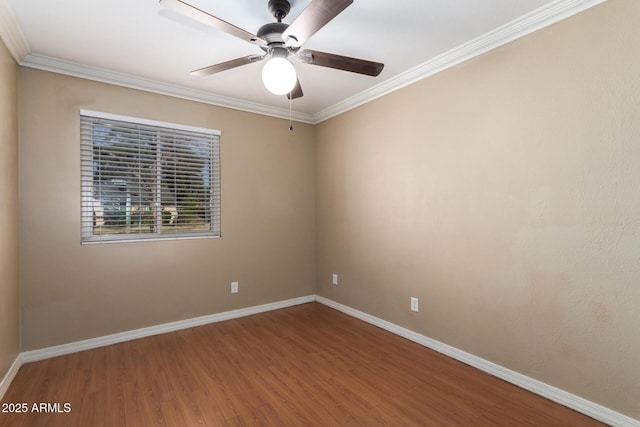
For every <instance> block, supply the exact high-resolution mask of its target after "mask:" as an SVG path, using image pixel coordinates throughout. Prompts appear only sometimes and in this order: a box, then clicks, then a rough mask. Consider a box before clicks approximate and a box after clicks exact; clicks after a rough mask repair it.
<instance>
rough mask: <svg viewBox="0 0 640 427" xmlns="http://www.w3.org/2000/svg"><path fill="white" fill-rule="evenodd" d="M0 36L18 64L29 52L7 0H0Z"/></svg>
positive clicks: (27, 44)
mask: <svg viewBox="0 0 640 427" xmlns="http://www.w3.org/2000/svg"><path fill="white" fill-rule="evenodd" d="M0 38H1V39H2V41H3V42H4V44H5V45H6V46H7V49H9V52H11V56H13V59H15V60H16V62H17V63H18V64H19V63H20V62H22V60H23V59H24V58H25V57H26V56H27V54H29V51H30V48H29V42H27V39H26V37H25V36H24V34H23V33H22V30H21V29H20V25H19V24H18V20H17V19H16V16H15V14H14V13H13V10H12V9H11V6H10V5H9V2H8V1H7V0H0Z"/></svg>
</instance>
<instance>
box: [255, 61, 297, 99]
mask: <svg viewBox="0 0 640 427" xmlns="http://www.w3.org/2000/svg"><path fill="white" fill-rule="evenodd" d="M296 80H297V77H296V69H295V68H293V64H292V63H291V62H289V61H288V60H287V59H286V58H282V57H273V58H271V59H270V60H268V61H267V63H266V64H264V67H263V68H262V82H263V83H264V85H265V87H266V88H267V89H268V90H269V92H271V93H273V94H274V95H285V94H287V93H289V92H291V91H292V90H293V87H294V86H295V85H296Z"/></svg>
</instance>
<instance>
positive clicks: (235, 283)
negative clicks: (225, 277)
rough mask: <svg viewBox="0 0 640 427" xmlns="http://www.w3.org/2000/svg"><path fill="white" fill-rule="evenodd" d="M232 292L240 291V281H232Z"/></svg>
mask: <svg viewBox="0 0 640 427" xmlns="http://www.w3.org/2000/svg"><path fill="white" fill-rule="evenodd" d="M231 293H232V294H237V293H238V282H231Z"/></svg>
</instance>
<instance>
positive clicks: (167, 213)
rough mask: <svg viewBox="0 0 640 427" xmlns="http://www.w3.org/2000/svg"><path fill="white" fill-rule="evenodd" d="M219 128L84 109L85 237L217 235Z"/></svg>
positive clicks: (88, 239)
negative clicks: (217, 129) (203, 127)
mask: <svg viewBox="0 0 640 427" xmlns="http://www.w3.org/2000/svg"><path fill="white" fill-rule="evenodd" d="M219 135H220V133H219V132H218V131H215V130H209V129H201V128H190V127H186V126H181V125H172V124H169V123H163V122H151V121H149V120H143V119H140V120H137V119H133V118H129V117H122V116H114V115H110V114H104V113H94V112H87V111H84V110H83V111H81V114H80V140H81V160H82V162H81V163H82V166H81V175H82V209H81V215H82V242H83V243H89V242H104V241H123V240H143V239H167V238H194V237H219V236H220V154H219V153H220V136H219Z"/></svg>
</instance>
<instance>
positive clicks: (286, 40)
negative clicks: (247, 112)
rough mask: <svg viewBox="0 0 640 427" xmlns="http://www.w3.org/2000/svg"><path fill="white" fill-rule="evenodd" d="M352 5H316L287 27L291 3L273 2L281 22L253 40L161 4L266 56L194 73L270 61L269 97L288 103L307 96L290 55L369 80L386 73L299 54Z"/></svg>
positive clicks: (319, 0) (317, 1) (186, 8)
mask: <svg viewBox="0 0 640 427" xmlns="http://www.w3.org/2000/svg"><path fill="white" fill-rule="evenodd" d="M351 3H353V0H312V1H311V3H309V5H308V6H307V7H306V8H305V9H304V10H303V11H302V12H301V13H300V15H299V16H298V17H297V18H296V19H295V20H294V21H293V22H292V23H291V24H286V23H284V22H282V20H283V19H284V17H285V16H287V14H288V13H289V11H290V10H291V3H290V2H289V0H269V3H268V7H269V11H270V12H271V14H272V15H273V16H274V17H275V18H276V20H277V22H271V23H268V24H265V25H263V26H262V27H260V29H258V31H257V34H255V35H254V34H252V33H250V32H248V31H245V30H243V29H242V28H239V27H236V26H235V25H233V24H230V23H228V22H226V21H224V20H222V19H220V18H218V17H216V16H214V15H211V14H210V13H208V12H205V11H204V10H201V9H198V8H197V7H194V6H192V5H190V4H189V3H187V2H186V1H183V0H160V4H162V5H164V6H167V7H170V8H171V9H173V10H175V11H177V12H179V13H182V14H183V15H186V16H188V17H190V18H192V19H195V20H198V21H200V22H203V23H205V24H207V25H210V26H212V27H214V28H217V29H219V30H222V31H224V32H226V33H229V34H231V35H233V36H236V37H239V38H241V39H242V40H245V41H247V42H249V43H252V44H255V45H257V46H259V47H260V48H261V49H262V50H263V51H264V54H262V55H247V56H243V57H242V58H237V59H232V60H230V61H226V62H222V63H219V64H215V65H210V66H208V67H204V68H200V69H198V70H194V71H192V72H191V74H193V75H197V76H208V75H211V74H215V73H219V72H221V71H226V70H230V69H232V68H236V67H239V66H242V65H247V64H252V63H254V62H258V61H262V60H265V59H268V61H267V62H266V63H265V65H264V67H263V69H262V81H263V83H264V85H265V86H266V88H267V89H268V90H269V91H270V92H272V93H274V94H276V95H284V94H286V95H287V98H289V99H296V98H300V97H301V96H302V95H303V93H302V88H301V86H300V80H299V79H298V77H297V75H296V71H295V68H294V67H293V64H292V63H291V62H289V60H288V57H289V55H294V56H297V57H298V60H300V61H301V62H303V63H305V64H312V65H319V66H322V67H329V68H335V69H338V70H344V71H350V72H352V73H359V74H365V75H368V76H377V75H379V74H380V72H381V71H382V69H383V68H384V64H381V63H379V62H373V61H367V60H364V59H358V58H352V57H348V56H342V55H336V54H333V53H326V52H320V51H317V50H310V49H304V50H300V48H301V46H302V45H303V44H304V43H305V42H306V41H307V40H308V39H309V38H310V37H311V36H313V35H314V34H315V33H316V32H317V31H318V30H320V29H321V28H322V27H324V26H325V25H326V24H327V23H328V22H329V21H331V20H332V19H333V18H335V17H336V16H338V15H339V14H340V13H341V12H342V11H343V10H345V9H346V8H347V7H348V6H349V5H351Z"/></svg>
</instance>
